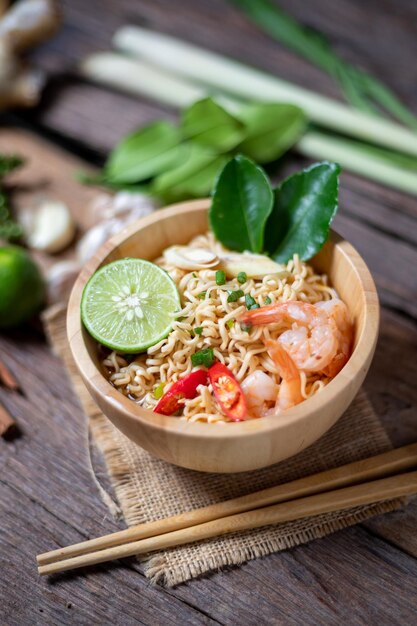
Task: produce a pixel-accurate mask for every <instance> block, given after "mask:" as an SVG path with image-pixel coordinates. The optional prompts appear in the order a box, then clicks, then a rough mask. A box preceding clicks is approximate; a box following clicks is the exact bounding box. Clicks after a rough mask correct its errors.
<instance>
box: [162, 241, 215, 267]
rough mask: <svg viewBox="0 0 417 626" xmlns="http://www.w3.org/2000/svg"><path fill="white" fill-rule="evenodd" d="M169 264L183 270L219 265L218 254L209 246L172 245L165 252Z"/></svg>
mask: <svg viewBox="0 0 417 626" xmlns="http://www.w3.org/2000/svg"><path fill="white" fill-rule="evenodd" d="M163 256H164V259H165V261H166V262H167V263H168V264H169V265H173V266H174V267H179V268H180V269H183V270H199V269H207V268H210V267H214V266H215V265H218V263H219V258H218V256H217V255H216V254H215V253H214V252H212V251H211V250H208V249H207V248H192V247H191V246H171V247H170V248H167V249H166V250H165V251H164V253H163Z"/></svg>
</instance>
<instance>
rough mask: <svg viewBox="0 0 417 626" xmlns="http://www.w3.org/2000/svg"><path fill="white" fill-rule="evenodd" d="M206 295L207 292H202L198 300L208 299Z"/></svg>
mask: <svg viewBox="0 0 417 626" xmlns="http://www.w3.org/2000/svg"><path fill="white" fill-rule="evenodd" d="M206 293H207V291H202V292H201V293H199V294H198V296H197V298H199V299H200V300H204V298H205V297H206Z"/></svg>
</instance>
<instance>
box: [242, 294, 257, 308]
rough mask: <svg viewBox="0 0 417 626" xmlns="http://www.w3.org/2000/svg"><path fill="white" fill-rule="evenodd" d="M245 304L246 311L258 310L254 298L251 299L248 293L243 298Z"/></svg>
mask: <svg viewBox="0 0 417 626" xmlns="http://www.w3.org/2000/svg"><path fill="white" fill-rule="evenodd" d="M245 303H246V308H247V309H248V311H252V309H259V304H258V303H257V302H256V300H255V299H254V298H252V296H251V295H250V294H249V293H247V294H246V296H245Z"/></svg>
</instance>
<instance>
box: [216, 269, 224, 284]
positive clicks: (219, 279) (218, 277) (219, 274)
mask: <svg viewBox="0 0 417 626" xmlns="http://www.w3.org/2000/svg"><path fill="white" fill-rule="evenodd" d="M225 284H226V274H225V273H224V272H223V270H217V272H216V285H219V286H220V285H225Z"/></svg>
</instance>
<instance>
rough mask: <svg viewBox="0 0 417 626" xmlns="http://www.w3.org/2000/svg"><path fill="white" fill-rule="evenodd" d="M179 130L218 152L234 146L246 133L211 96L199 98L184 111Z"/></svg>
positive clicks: (239, 123) (241, 125)
mask: <svg viewBox="0 0 417 626" xmlns="http://www.w3.org/2000/svg"><path fill="white" fill-rule="evenodd" d="M181 131H182V133H183V135H184V137H185V138H186V139H190V140H193V141H197V142H199V143H202V144H204V145H206V146H209V147H211V148H214V149H216V150H218V151H220V152H224V151H226V150H230V149H231V148H234V147H235V146H237V144H238V143H240V142H241V141H242V139H243V138H244V137H245V135H246V132H245V127H244V124H243V123H242V122H241V121H239V120H238V119H236V118H235V117H233V115H231V114H230V113H228V112H227V111H226V110H225V109H224V108H223V107H221V106H220V105H219V104H217V102H215V101H214V100H213V99H212V98H204V99H203V100H199V101H198V102H195V103H194V104H192V105H191V106H190V107H189V108H188V109H186V110H185V111H184V113H183V115H182V120H181Z"/></svg>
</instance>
